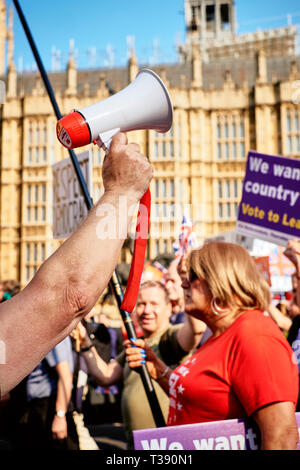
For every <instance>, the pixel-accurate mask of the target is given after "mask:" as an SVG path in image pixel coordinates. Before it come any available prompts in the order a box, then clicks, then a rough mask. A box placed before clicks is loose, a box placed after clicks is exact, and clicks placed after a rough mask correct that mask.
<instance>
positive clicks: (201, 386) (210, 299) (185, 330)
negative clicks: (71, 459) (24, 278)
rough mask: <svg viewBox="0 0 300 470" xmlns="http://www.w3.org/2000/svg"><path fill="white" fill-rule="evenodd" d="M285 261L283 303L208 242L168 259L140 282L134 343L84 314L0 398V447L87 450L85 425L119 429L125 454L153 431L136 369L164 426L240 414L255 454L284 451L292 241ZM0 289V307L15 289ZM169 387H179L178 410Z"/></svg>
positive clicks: (293, 326)
mask: <svg viewBox="0 0 300 470" xmlns="http://www.w3.org/2000/svg"><path fill="white" fill-rule="evenodd" d="M285 255H286V256H287V257H288V258H289V259H290V260H291V262H292V263H293V264H294V266H295V272H294V274H293V275H292V279H291V283H292V290H291V291H290V292H289V293H288V294H286V295H285V298H286V300H285V301H284V302H282V301H281V302H278V301H277V300H276V295H273V297H272V295H271V291H270V289H269V287H268V286H267V284H266V283H265V281H264V280H263V278H262V276H261V275H260V274H259V272H258V270H257V268H256V266H255V264H254V263H253V260H252V259H251V257H250V256H249V255H248V253H247V252H246V250H244V249H243V248H241V247H239V246H237V245H231V244H223V243H209V244H207V245H204V246H203V247H202V248H201V249H199V250H193V251H192V252H191V253H190V254H188V255H187V256H185V257H184V258H182V259H181V260H180V261H179V260H174V261H172V262H171V263H170V265H169V266H168V267H167V269H165V272H164V275H163V276H162V278H161V280H159V281H158V280H151V279H150V280H149V277H148V278H147V280H146V281H145V282H143V283H142V284H141V287H140V291H139V296H138V300H137V304H136V309H135V311H134V313H133V319H134V323H135V327H136V331H137V334H138V337H139V338H140V339H138V340H137V341H135V342H133V341H132V340H131V339H130V338H127V334H126V331H125V328H124V326H123V325H122V322H120V325H119V326H118V327H115V326H114V327H112V326H111V323H113V322H111V321H110V319H109V317H108V316H107V315H105V314H100V315H95V313H93V312H94V311H92V313H90V314H89V315H87V316H86V317H85V318H84V320H83V321H82V322H81V323H79V324H78V326H77V327H76V329H75V330H73V331H72V333H71V335H70V336H67V338H65V339H64V340H63V341H62V342H60V343H59V344H58V345H56V346H55V347H54V348H53V349H52V350H51V351H50V352H49V353H48V354H47V355H46V357H45V358H44V359H43V360H42V361H41V362H40V364H39V365H38V366H37V367H36V368H35V369H34V370H33V371H32V372H31V373H30V374H29V375H28V376H27V377H26V378H25V379H24V380H22V381H21V383H19V384H18V385H17V386H16V387H15V388H14V389H12V390H11V391H10V393H9V394H7V395H6V396H5V397H2V399H1V402H0V403H1V407H0V413H1V414H0V441H2V444H3V443H4V444H5V445H6V446H7V447H8V448H11V449H40V448H45V449H49V448H51V449H56V450H60V449H64V450H80V449H94V450H96V449H99V448H101V446H99V445H98V444H97V443H96V441H95V440H94V439H93V438H92V437H91V436H90V434H89V431H88V427H89V426H90V425H101V424H105V423H108V424H113V423H119V424H120V425H123V426H124V429H125V435H126V442H127V448H128V449H133V448H134V444H133V434H132V431H133V430H135V429H146V428H151V427H155V422H154V419H153V415H152V412H151V408H150V406H149V404H148V401H147V397H146V392H145V390H144V388H143V384H142V381H141V379H140V377H139V375H138V374H137V373H136V372H135V371H134V369H135V368H136V367H139V366H140V365H141V363H143V364H144V363H146V364H147V367H148V369H149V372H150V374H151V377H152V379H153V382H154V387H155V392H156V395H157V398H158V402H159V405H160V407H161V410H162V412H163V416H164V418H165V420H166V422H167V423H168V425H180V424H190V423H196V422H206V421H216V420H224V419H231V418H236V417H239V418H245V419H246V418H247V417H249V416H251V417H253V418H254V419H255V420H256V421H257V424H258V426H259V427H260V431H261V435H262V440H263V442H265V444H266V447H267V446H268V445H269V444H270V445H273V446H274V445H275V446H277V447H278V448H281V447H283V448H293V446H295V442H296V441H297V438H296V435H295V432H296V431H297V430H296V431H295V429H294V428H293V424H294V421H293V420H294V414H295V411H300V402H299V399H298V401H297V398H298V389H299V384H300V381H299V377H300V375H299V374H300V367H299V361H298V356H299V351H300V329H299V327H300V308H299V305H300V303H299V300H300V299H299V297H300V292H299V291H300V286H299V283H298V280H299V274H300V242H298V241H296V240H294V241H291V242H289V244H288V246H287V248H286V251H285ZM150 277H151V276H150ZM0 286H1V287H0V289H1V302H6V301H7V300H9V299H10V298H11V297H12V296H14V295H16V294H17V293H18V292H19V290H20V287H19V285H18V283H17V282H16V281H5V282H2V283H1V284H0ZM288 343H289V344H288ZM133 344H134V347H133ZM292 350H293V351H294V355H292ZM224 358H226V359H224ZM192 359H193V361H192V362H191V360H192ZM224 361H225V363H224ZM226 361H227V362H226ZM194 362H195V363H196V364H198V366H197V365H196V366H194V365H193V367H192V368H191V364H193V363H194ZM297 365H298V367H299V369H297V367H296V366H297ZM224 370H226V371H227V374H228V376H226V377H224V376H223V374H224ZM268 370H271V372H272V373H271V376H270V377H269V376H267V375H266V371H268ZM182 371H185V372H187V371H188V372H189V373H188V374H186V373H182ZM208 371H210V374H208ZM212 372H213V374H212ZM185 375H187V377H188V378H187V379H186V378H185ZM229 376H230V378H229ZM208 377H210V379H208ZM211 377H214V379H212V378H211ZM216 377H217V378H216ZM296 379H297V380H296ZM214 381H215V382H216V383H213V382H214ZM224 381H225V385H224ZM296 381H297V387H295V383H296ZM216 384H217V385H216ZM220 384H223V388H222V386H220ZM178 386H179V387H181V388H182V390H183V389H186V390H190V392H186V393H185V395H183V396H181V397H180V398H182V400H183V402H182V403H180V404H179V403H177V401H178V394H177V393H176V387H178ZM216 387H217V388H218V398H216V395H215V390H216ZM195 397H197V398H195ZM228 403H230V405H229V406H228ZM178 405H180V406H178ZM178 410H179V411H178ZM268 411H269V412H270V415H269V413H268ZM283 418H284V419H283ZM274 419H275V420H277V421H278V423H279V424H278V426H277V427H276V429H278V427H279V429H280V430H281V431H282V432H281V433H280V436H282V435H284V436H289V437H288V438H285V439H284V440H283V441H282V440H280V439H279V438H278V436H272V435H271V434H272V433H270V420H271V421H272V420H274ZM291 430H292V431H293V430H294V432H291ZM83 437H85V439H83Z"/></svg>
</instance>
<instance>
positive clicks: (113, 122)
mask: <svg viewBox="0 0 300 470" xmlns="http://www.w3.org/2000/svg"><path fill="white" fill-rule="evenodd" d="M172 122H173V107H172V102H171V98H170V95H169V93H168V90H167V88H166V87H165V85H164V84H163V82H162V80H161V79H160V78H159V76H158V75H156V73H154V72H153V71H152V70H149V69H142V70H141V71H140V72H139V73H138V75H137V76H136V78H135V80H134V81H133V82H132V83H130V85H128V86H127V87H126V88H124V89H123V90H121V91H120V92H118V93H116V94H115V95H113V96H110V97H109V98H107V99H105V100H103V101H100V102H99V103H97V104H94V105H92V106H88V107H87V108H83V109H81V110H80V111H76V110H74V111H72V112H71V113H70V114H68V115H67V116H65V117H63V118H62V119H60V120H59V121H58V123H57V128H56V132H57V138H58V140H59V141H60V142H61V144H62V145H64V147H66V148H68V149H74V148H78V147H82V146H84V145H88V144H90V143H92V142H94V143H95V144H96V143H97V144H98V145H99V146H100V147H101V146H102V147H103V148H104V149H106V148H107V147H108V146H109V144H110V141H111V139H112V137H113V136H114V135H115V134H117V133H118V132H128V131H134V130H141V129H152V130H155V131H157V132H162V133H163V132H168V130H170V128H171V126H172Z"/></svg>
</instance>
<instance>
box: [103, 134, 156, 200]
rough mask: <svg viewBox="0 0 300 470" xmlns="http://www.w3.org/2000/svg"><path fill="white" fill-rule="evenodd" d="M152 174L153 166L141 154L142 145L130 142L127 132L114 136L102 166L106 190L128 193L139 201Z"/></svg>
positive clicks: (132, 198) (128, 195)
mask: <svg viewBox="0 0 300 470" xmlns="http://www.w3.org/2000/svg"><path fill="white" fill-rule="evenodd" d="M124 157H125V158H124ZM152 176H153V169H152V166H151V165H150V163H149V160H148V159H147V158H146V157H145V156H144V155H142V154H141V152H140V146H139V145H138V144H135V143H128V140H127V136H126V134H123V133H119V134H117V135H116V136H114V137H113V139H112V143H111V145H110V148H109V151H108V153H107V155H106V157H105V159H104V161H103V166H102V178H103V185H104V189H105V192H114V193H115V194H118V195H126V197H127V198H129V199H130V200H132V201H133V202H135V201H136V202H137V201H139V200H140V199H141V197H142V196H143V195H144V194H145V192H146V191H147V189H148V187H149V185H150V181H151V179H152Z"/></svg>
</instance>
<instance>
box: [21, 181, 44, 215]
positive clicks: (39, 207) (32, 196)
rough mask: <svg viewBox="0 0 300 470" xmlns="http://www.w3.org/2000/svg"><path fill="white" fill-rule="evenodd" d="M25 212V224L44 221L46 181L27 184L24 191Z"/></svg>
mask: <svg viewBox="0 0 300 470" xmlns="http://www.w3.org/2000/svg"><path fill="white" fill-rule="evenodd" d="M26 194H27V196H25V198H26V199H25V204H26V207H25V214H26V223H27V224H37V223H45V222H46V220H47V209H46V203H47V186H46V183H37V184H34V185H33V184H28V186H27V191H25V195H26Z"/></svg>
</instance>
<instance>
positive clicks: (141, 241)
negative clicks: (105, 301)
mask: <svg viewBox="0 0 300 470" xmlns="http://www.w3.org/2000/svg"><path fill="white" fill-rule="evenodd" d="M150 210H151V192H150V189H148V191H147V192H146V193H145V194H144V196H143V197H142V199H141V200H140V206H139V212H138V220H137V226H136V236H135V242H134V252H133V258H132V263H131V267H130V272H129V278H128V282H127V287H126V291H125V294H124V298H123V302H122V305H121V309H122V310H125V311H126V312H129V313H131V312H132V311H133V309H134V307H135V304H136V301H137V297H138V293H139V288H140V282H141V277H142V274H143V269H144V262H145V254H146V248H147V241H148V231H149V221H150Z"/></svg>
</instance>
